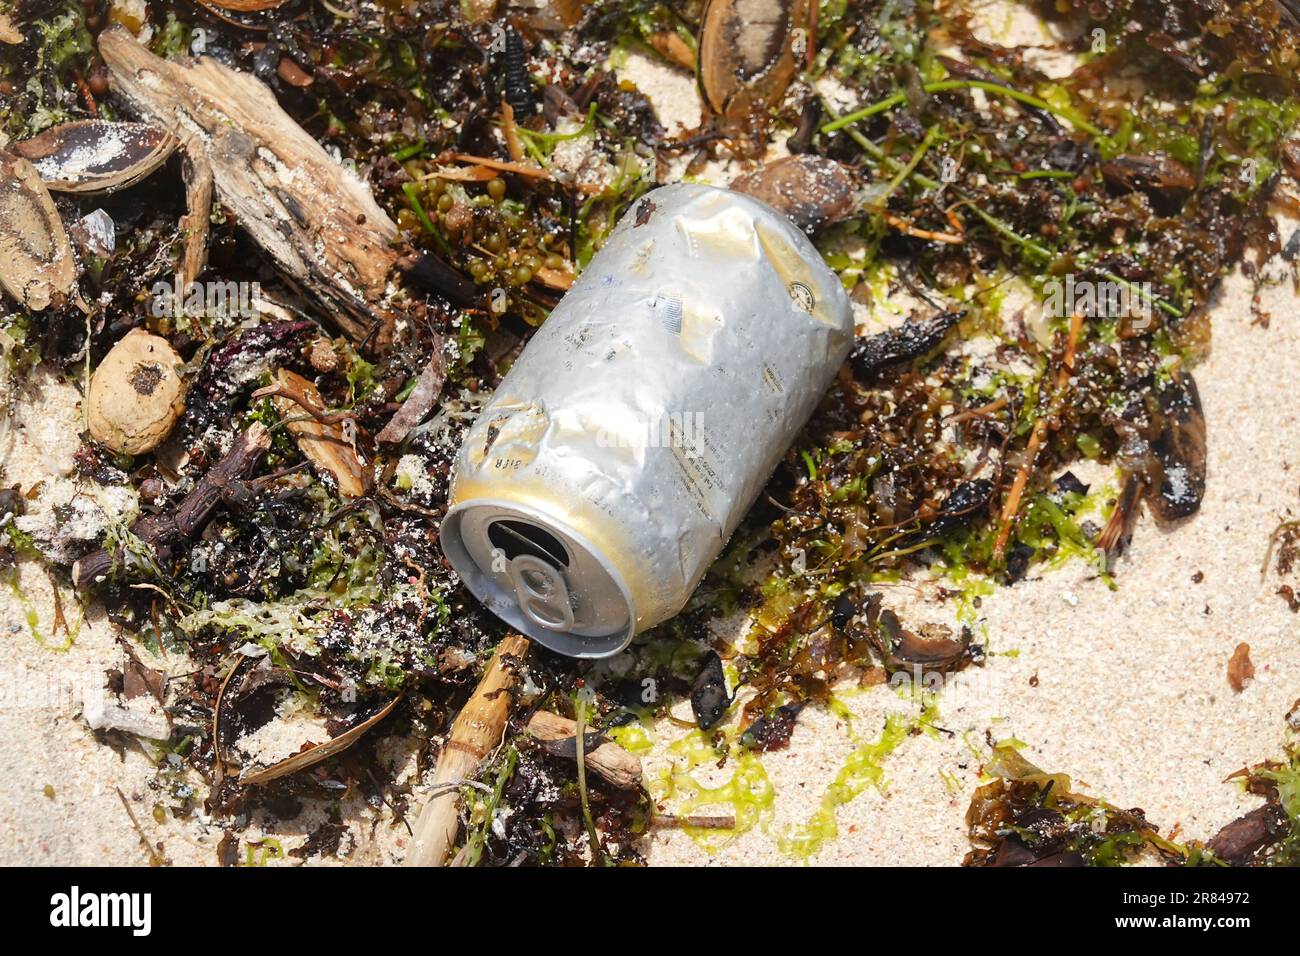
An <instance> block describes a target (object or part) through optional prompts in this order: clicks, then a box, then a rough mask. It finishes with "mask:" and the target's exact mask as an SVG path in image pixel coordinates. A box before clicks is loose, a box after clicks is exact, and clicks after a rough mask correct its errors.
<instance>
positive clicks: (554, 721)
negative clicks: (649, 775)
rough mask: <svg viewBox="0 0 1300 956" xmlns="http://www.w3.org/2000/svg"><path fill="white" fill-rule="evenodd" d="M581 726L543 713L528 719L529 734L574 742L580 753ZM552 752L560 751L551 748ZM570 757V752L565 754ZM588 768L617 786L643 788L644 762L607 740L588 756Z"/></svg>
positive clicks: (539, 737) (563, 741)
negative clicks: (641, 786)
mask: <svg viewBox="0 0 1300 956" xmlns="http://www.w3.org/2000/svg"><path fill="white" fill-rule="evenodd" d="M577 732H578V725H577V723H576V722H574V721H572V720H570V719H569V718H568V717H561V716H560V715H559V714H553V713H551V712H550V711H548V710H539V711H537V713H535V714H533V716H532V717H530V718H528V733H530V734H531V735H532V736H534V737H536V738H537V739H538V740H542V741H546V742H548V743H552V744H554V743H564V744H566V745H567V744H569V743H572V744H573V745H574V749H575V751H576V747H577V737H576V734H577ZM547 751H548V752H549V753H557V750H555V749H553V748H550V747H548V748H547ZM565 755H566V756H567V753H566V754H565ZM586 763H587V766H588V767H590V768H591V770H592V772H593V773H596V774H599V775H600V776H601V777H602V778H603V779H605V780H608V781H609V782H610V783H612V784H613V785H614V786H616V787H622V788H624V789H628V790H630V789H633V788H635V787H639V786H640V785H641V761H640V760H638V759H637V758H636V757H634V756H633V755H632V754H630V753H628V752H627V751H626V750H624V749H623V748H622V747H620V746H619V745H618V744H616V743H613V742H612V741H606V742H605V743H602V744H601V745H600V746H599V747H596V748H595V749H593V750H588V751H587V753H586Z"/></svg>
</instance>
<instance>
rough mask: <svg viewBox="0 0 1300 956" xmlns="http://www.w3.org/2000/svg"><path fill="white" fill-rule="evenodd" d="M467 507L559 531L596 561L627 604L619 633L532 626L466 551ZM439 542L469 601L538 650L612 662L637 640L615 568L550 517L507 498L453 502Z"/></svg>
mask: <svg viewBox="0 0 1300 956" xmlns="http://www.w3.org/2000/svg"><path fill="white" fill-rule="evenodd" d="M471 508H498V509H500V510H501V511H502V517H507V516H510V517H520V518H525V519H530V520H532V521H536V522H538V523H539V524H540V525H541V526H543V527H546V528H548V529H551V530H555V531H558V532H560V534H562V535H564V536H565V537H567V538H569V539H570V540H572V541H573V542H574V543H575V544H577V545H579V546H581V547H582V548H583V549H584V550H585V551H586V552H587V553H588V554H589V555H591V557H592V558H593V559H595V561H596V562H597V563H598V564H599V565H600V567H601V569H602V570H604V571H605V573H607V574H608V575H609V577H610V580H612V581H613V582H614V584H615V586H616V587H617V588H618V591H619V594H620V595H622V597H623V601H624V603H625V604H626V605H627V620H628V624H627V627H626V628H624V629H622V630H621V631H615V632H613V633H611V634H606V635H601V636H599V637H584V636H582V635H580V634H569V633H566V632H564V631H555V630H551V629H549V628H543V627H540V626H538V625H537V624H535V623H534V622H533V621H532V620H530V619H529V618H528V617H527V616H526V615H525V614H524V613H523V610H522V609H521V608H520V607H519V604H518V602H517V601H516V600H515V596H514V594H513V593H511V592H509V591H507V590H506V589H504V588H502V587H501V586H500V585H499V584H497V582H496V581H494V580H492V578H491V577H490V576H489V575H488V574H487V573H485V572H484V571H483V569H482V568H480V567H479V566H478V562H476V561H475V560H474V559H473V557H472V556H471V555H470V553H469V549H468V548H467V547H466V546H465V541H464V538H463V536H462V535H461V531H460V525H461V520H460V519H461V517H462V515H463V514H464V513H465V512H466V511H468V510H470V509H471ZM438 539H439V542H440V544H441V545H442V551H443V554H445V555H446V556H447V560H448V561H450V562H451V566H452V567H453V568H454V569H455V571H456V573H457V574H459V575H460V579H461V580H462V581H463V582H464V583H465V586H466V587H467V588H469V590H470V592H471V593H472V594H473V595H474V597H476V598H477V599H478V600H479V601H480V603H482V604H483V606H484V607H486V608H487V609H488V610H490V611H491V612H492V613H493V614H495V615H496V616H497V617H499V618H501V620H503V621H505V622H506V623H507V624H509V625H510V626H511V627H513V628H514V629H515V630H517V631H519V632H520V633H521V634H523V635H524V636H525V637H529V638H532V639H533V640H535V641H537V643H539V644H541V645H542V646H543V647H547V648H549V649H550V650H553V651H555V652H557V653H560V654H564V655H565V656H567V657H576V658H582V659H586V660H597V659H599V658H602V657H611V656H613V655H614V654H617V653H619V652H620V651H622V650H624V649H625V648H626V647H627V646H628V645H629V644H631V643H632V638H633V637H635V636H636V605H635V604H634V603H633V601H632V592H631V591H630V590H629V589H628V586H627V583H626V582H625V581H624V580H623V575H622V574H620V573H619V570H618V568H616V567H614V565H613V563H612V562H611V561H610V560H609V559H608V558H607V557H606V556H605V554H604V553H603V552H602V551H601V550H600V549H599V548H597V547H596V546H595V545H594V544H592V543H591V541H590V539H588V538H587V537H586V536H585V535H583V534H581V533H579V532H577V531H575V530H574V529H573V527H572V526H571V525H570V524H569V523H568V522H567V521H565V520H564V519H563V518H561V517H559V516H558V515H556V514H554V513H553V512H550V511H546V510H543V509H540V508H535V507H532V506H531V505H526V504H522V503H520V502H518V501H512V500H510V499H507V498H471V499H469V500H466V501H461V502H458V503H456V504H454V505H452V506H451V507H450V508H449V509H448V510H447V514H446V515H445V516H444V517H443V519H442V527H441V528H440V529H439V531H438Z"/></svg>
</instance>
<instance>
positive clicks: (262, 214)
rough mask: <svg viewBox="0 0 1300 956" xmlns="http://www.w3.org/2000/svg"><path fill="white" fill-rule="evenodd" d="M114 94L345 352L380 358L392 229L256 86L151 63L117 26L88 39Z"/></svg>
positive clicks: (177, 64)
mask: <svg viewBox="0 0 1300 956" xmlns="http://www.w3.org/2000/svg"><path fill="white" fill-rule="evenodd" d="M99 52H100V54H101V55H102V56H103V58H104V62H105V64H106V65H107V66H108V70H109V74H110V79H111V83H112V88H113V92H114V93H115V94H116V95H117V96H118V97H119V98H120V99H121V100H122V101H124V102H125V104H126V106H127V107H128V108H129V111H130V112H132V113H134V114H135V115H137V116H139V117H141V118H142V119H145V120H147V121H149V122H151V123H154V124H156V125H158V126H161V127H162V128H164V129H166V130H168V131H169V132H171V133H173V134H175V135H176V136H177V137H179V138H180V139H181V140H182V141H183V142H184V144H185V150H186V152H187V154H188V155H189V156H190V158H191V159H192V160H193V161H194V162H195V163H196V164H197V163H200V162H206V163H207V165H208V166H209V167H210V168H211V171H212V177H213V186H214V187H215V191H216V195H217V197H218V198H219V199H220V200H221V202H222V203H223V204H224V205H225V206H226V207H227V208H229V209H230V210H231V211H232V212H233V213H234V214H235V219H236V220H237V221H238V223H239V225H240V227H241V228H243V229H244V230H246V231H247V232H248V234H249V235H250V236H251V237H252V238H253V240H254V241H255V242H256V243H257V244H258V245H259V246H261V247H262V249H263V250H264V251H265V252H266V253H267V254H268V255H270V257H271V258H272V259H274V260H275V263H276V265H277V266H279V268H280V269H281V271H282V272H284V273H285V275H286V276H288V277H289V278H290V279H292V280H294V281H295V282H297V283H300V284H301V285H302V286H303V287H304V288H306V289H307V290H309V291H310V292H311V293H312V295H314V296H315V297H316V298H317V299H319V300H320V301H321V302H322V303H323V304H324V305H325V306H326V307H327V309H328V310H329V312H330V314H331V316H332V317H333V318H334V320H335V321H336V322H337V323H338V324H339V327H340V328H342V330H343V331H344V333H346V334H347V336H348V337H349V338H351V339H352V340H353V341H354V342H361V341H363V340H365V339H367V338H368V336H369V333H370V330H371V327H372V326H373V325H374V324H375V321H376V320H378V321H379V323H380V325H379V334H378V337H377V339H376V341H375V345H376V347H378V348H381V349H382V348H383V347H384V346H385V345H386V344H387V342H388V339H389V338H390V336H391V332H392V328H393V324H394V321H395V317H394V315H393V312H392V310H391V309H390V308H389V306H388V304H387V302H386V296H387V290H388V281H389V276H390V274H391V273H392V271H393V268H394V266H395V265H396V263H397V260H398V259H399V258H401V256H402V250H401V249H399V248H398V239H399V236H398V231H397V226H396V225H395V224H394V223H393V221H392V220H391V219H389V217H388V215H387V213H385V212H384V211H383V209H381V208H380V207H379V205H378V204H377V203H376V202H375V200H374V197H373V196H372V195H371V194H370V190H369V189H368V188H367V187H366V185H365V184H364V183H363V182H362V181H361V180H360V179H359V178H357V176H356V175H355V174H353V173H350V172H348V171H347V170H346V169H344V168H343V166H342V165H341V164H339V163H338V162H335V160H334V159H332V158H331V157H330V155H329V154H328V153H327V152H326V151H325V149H324V148H323V147H322V146H321V145H320V143H318V142H317V141H316V140H315V139H314V138H313V137H312V136H311V134H309V133H308V132H307V131H306V130H304V129H303V128H302V127H301V126H299V125H298V124H297V123H296V122H295V121H294V120H293V118H292V117H290V116H289V114H288V113H286V112H285V111H284V110H283V109H281V108H280V105H279V103H278V102H276V99H275V95H274V94H273V93H272V92H271V90H270V88H268V87H267V86H266V85H265V84H264V83H262V82H261V81H260V80H258V79H257V78H256V77H254V76H252V75H251V74H249V73H243V72H240V71H239V70H233V69H231V68H230V67H228V66H225V65H224V64H222V63H220V62H218V61H217V60H214V59H212V58H210V57H198V58H193V59H192V58H189V57H176V58H175V59H172V60H163V59H160V58H159V57H156V56H154V55H153V54H152V53H150V52H149V50H147V49H146V48H145V47H144V46H143V45H142V44H140V43H139V41H137V40H136V39H135V37H133V36H132V35H131V33H130V32H129V31H127V30H125V29H124V28H122V27H120V26H117V27H110V28H109V29H107V30H105V31H104V32H103V33H101V34H100V36H99Z"/></svg>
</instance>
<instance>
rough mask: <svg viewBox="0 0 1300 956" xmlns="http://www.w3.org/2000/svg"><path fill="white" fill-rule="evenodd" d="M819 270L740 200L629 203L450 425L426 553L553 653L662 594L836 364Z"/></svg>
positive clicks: (727, 517) (840, 348) (640, 618)
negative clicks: (444, 498)
mask: <svg viewBox="0 0 1300 956" xmlns="http://www.w3.org/2000/svg"><path fill="white" fill-rule="evenodd" d="M853 334H854V331H853V318H852V311H851V309H850V306H849V302H848V298H847V296H846V295H845V293H844V289H843V287H842V286H841V285H840V282H839V279H838V278H837V277H836V276H835V274H834V273H833V272H832V271H831V270H830V269H829V268H828V267H827V266H826V264H825V263H824V262H823V261H822V259H821V256H820V255H819V254H818V252H817V250H816V249H815V248H814V247H813V245H812V244H811V243H810V242H809V241H808V239H807V238H806V237H805V236H804V235H803V234H802V233H801V232H799V230H797V229H796V228H794V226H792V225H791V224H790V223H789V222H788V221H787V220H786V219H785V218H783V217H782V216H781V215H780V214H779V213H778V212H776V211H775V210H774V209H772V208H771V207H769V206H767V205H765V204H764V203H762V202H759V201H758V200H755V199H753V198H750V197H748V196H745V195H742V194H740V193H735V192H731V191H729V190H725V189H717V188H713V187H708V186H699V185H690V184H679V185H674V186H665V187H662V188H660V189H656V190H654V191H653V192H650V193H648V194H646V195H645V196H644V197H642V198H641V199H640V200H638V201H637V202H636V203H635V204H634V205H633V207H632V208H631V209H630V210H629V211H628V213H627V214H626V215H625V216H624V217H623V218H622V219H621V220H620V221H619V223H618V225H617V226H616V227H615V229H614V231H613V232H612V233H610V235H609V237H608V239H607V241H606V243H605V245H604V247H603V248H602V249H601V250H600V252H598V253H597V254H596V256H595V257H594V258H593V259H592V260H591V263H590V265H588V267H587V269H586V270H585V271H584V272H583V273H582V275H581V277H580V278H579V279H578V280H577V281H576V282H575V283H574V285H573V288H572V289H571V290H570V291H569V293H568V294H567V295H566V296H565V297H564V299H563V300H562V301H561V302H560V304H559V305H558V306H557V307H556V308H555V310H554V311H553V312H552V313H551V315H550V317H549V318H548V319H547V320H546V322H545V323H544V324H543V325H542V327H541V329H539V330H538V332H537V333H536V334H535V335H534V336H533V338H532V340H531V341H530V342H529V343H528V345H527V346H526V347H525V348H524V350H523V352H522V353H521V354H520V356H519V358H518V360H517V361H516V362H515V364H514V366H513V367H512V368H511V369H510V371H509V373H508V374H507V375H506V377H505V379H504V380H503V381H502V382H501V385H500V387H499V388H498V389H497V391H496V393H495V395H494V396H493V397H492V399H491V400H490V401H489V402H488V403H487V405H486V406H485V407H484V408H483V410H482V412H481V413H480V415H479V418H478V420H477V421H476V422H475V424H474V426H473V427H472V428H471V429H470V430H469V432H468V433H467V434H466V436H465V439H464V443H463V444H462V446H461V448H460V451H459V453H458V456H457V459H456V463H455V467H454V473H453V484H452V490H451V497H450V506H449V509H448V512H447V515H446V518H445V519H444V521H443V524H442V529H441V539H442V546H443V550H444V552H445V553H446V555H447V557H448V558H449V559H450V561H451V564H452V566H453V567H454V568H455V569H456V571H457V572H458V573H459V574H460V576H461V578H462V579H463V580H464V582H465V584H466V585H467V586H468V587H469V589H470V591H472V592H473V593H474V595H475V596H476V597H478V598H479V600H481V601H482V602H483V603H484V604H485V605H486V606H487V607H488V608H489V609H490V610H491V611H492V612H493V613H495V614H496V615H498V616H499V617H501V618H503V619H504V620H505V621H506V622H507V623H509V624H511V625H512V626H513V627H515V628H517V629H518V630H519V631H521V632H522V633H523V634H525V635H527V636H528V637H531V638H533V639H535V640H537V641H538V642H540V643H541V644H543V645H545V646H546V647H549V648H551V649H552V650H555V651H558V652H560V653H562V654H567V655H570V656H573V657H585V658H598V657H607V656H609V655H611V654H616V653H618V652H619V651H620V650H622V649H623V648H625V647H626V646H627V645H628V644H629V643H630V642H631V640H632V638H633V637H634V636H635V635H636V634H637V633H639V632H641V631H644V630H646V629H648V628H650V627H653V626H654V625H655V624H658V623H660V622H661V621H664V620H666V619H668V618H670V617H672V616H673V615H674V614H676V613H677V612H678V611H680V610H681V609H682V607H683V606H684V605H685V604H686V602H687V600H688V599H689V598H690V596H691V593H692V592H693V591H694V590H695V587H696V586H697V585H698V584H699V582H700V580H701V578H702V577H703V576H704V573H705V571H706V570H707V569H708V566H709V564H710V563H711V562H712V561H713V559H714V558H715V557H717V555H718V553H719V552H720V551H721V550H722V548H723V547H724V546H725V545H726V543H727V540H728V538H730V537H731V534H732V532H733V531H734V530H735V529H736V526H737V525H739V523H740V521H741V519H742V518H743V517H744V515H745V512H746V511H747V510H748V509H749V507H750V505H751V504H752V503H753V501H754V499H755V498H756V497H757V496H758V494H759V492H760V491H761V490H762V488H763V486H764V484H765V483H766V482H767V479H768V477H769V476H770V475H771V473H772V471H773V469H774V468H775V467H776V465H777V463H778V462H779V461H780V459H781V457H782V456H783V455H784V454H785V452H786V450H787V449H788V448H789V446H790V444H791V442H792V441H793V440H794V438H795V436H796V434H797V433H798V431H799V429H800V428H802V427H803V425H804V423H805V422H806V421H807V420H808V418H809V416H810V415H811V414H812V412H813V410H814V409H815V408H816V406H817V404H818V402H819V401H820V399H821V397H822V395H823V394H824V393H825V391H826V389H827V387H828V386H829V385H830V383H831V381H832V380H833V378H834V377H835V374H836V372H837V371H838V369H839V368H840V366H841V365H842V364H843V362H844V359H845V356H846V355H847V354H848V350H849V347H850V345H851V344H852V341H853Z"/></svg>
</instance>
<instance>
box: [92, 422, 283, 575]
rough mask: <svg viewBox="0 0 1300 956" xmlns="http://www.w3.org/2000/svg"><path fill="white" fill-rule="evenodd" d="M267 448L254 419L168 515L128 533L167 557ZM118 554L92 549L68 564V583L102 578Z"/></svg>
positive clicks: (117, 560) (263, 433) (268, 440)
mask: <svg viewBox="0 0 1300 956" xmlns="http://www.w3.org/2000/svg"><path fill="white" fill-rule="evenodd" d="M270 447H271V434H270V432H268V431H267V430H266V426H265V425H262V424H261V423H260V422H254V423H253V424H251V425H249V426H248V428H247V429H246V430H245V431H244V432H243V433H242V434H241V435H240V436H239V437H238V438H237V439H235V444H234V445H233V446H232V447H231V449H230V451H228V452H227V453H226V455H225V457H223V458H222V459H221V460H220V461H218V462H217V463H216V464H215V465H213V466H212V467H211V468H210V469H208V473H207V474H206V475H204V476H203V478H202V479H200V481H199V483H198V484H197V485H196V486H195V487H194V490H193V491H191V492H190V493H189V494H188V495H186V496H185V497H184V498H183V499H182V500H181V502H180V504H178V505H177V506H176V509H175V510H174V511H172V512H170V513H168V514H158V515H148V516H146V517H144V518H141V519H140V520H139V521H137V522H135V524H133V525H131V533H132V534H133V535H135V536H136V537H137V538H139V539H140V541H142V542H143V543H144V544H145V545H146V546H147V547H148V548H150V549H151V550H152V551H153V552H154V554H155V555H156V556H157V557H158V559H159V560H162V559H164V558H166V557H167V555H168V554H170V552H171V548H172V546H173V545H175V544H178V543H180V542H181V541H186V540H188V539H190V538H192V537H194V535H196V534H198V533H199V531H201V530H202V529H203V526H204V525H205V524H206V523H207V521H208V518H209V517H210V516H211V514H212V511H213V509H214V508H216V506H217V503H218V502H219V501H220V500H221V496H222V492H223V491H224V490H225V489H226V488H228V487H229V486H231V485H233V484H235V483H236V482H238V481H239V480H241V479H243V478H246V477H248V475H249V474H251V473H252V471H253V469H254V468H256V467H257V463H258V462H259V461H260V460H261V458H262V455H263V453H264V452H265V451H266V450H267V449H268V448H270ZM122 561H123V556H122V555H121V554H120V553H111V552H109V551H102V550H101V551H94V552H92V553H90V554H88V555H86V556H85V557H84V558H81V559H80V560H79V561H77V563H76V564H74V565H73V566H72V583H73V584H74V585H75V586H76V587H85V586H88V585H92V584H98V583H99V582H100V581H103V580H104V579H105V578H106V577H107V576H108V574H109V572H110V571H111V570H112V569H113V566H114V564H118V563H122Z"/></svg>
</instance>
